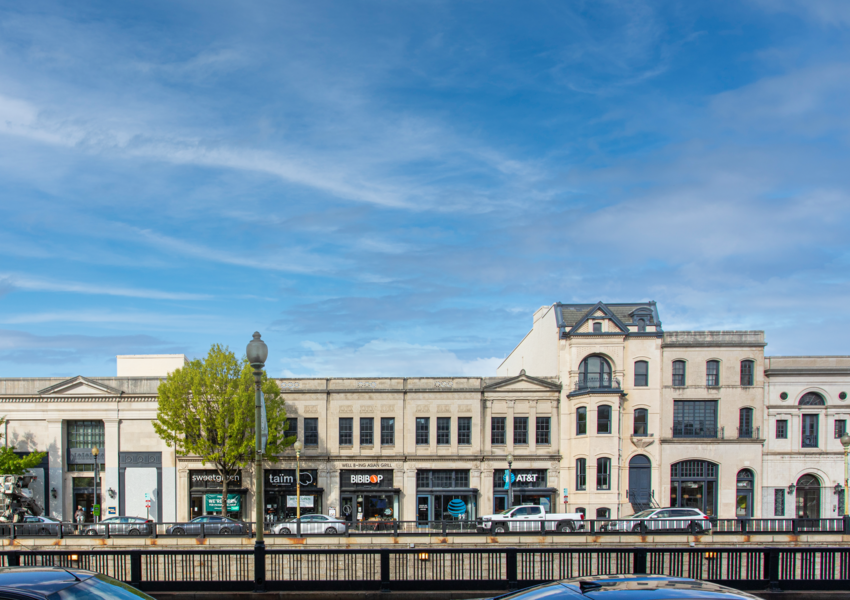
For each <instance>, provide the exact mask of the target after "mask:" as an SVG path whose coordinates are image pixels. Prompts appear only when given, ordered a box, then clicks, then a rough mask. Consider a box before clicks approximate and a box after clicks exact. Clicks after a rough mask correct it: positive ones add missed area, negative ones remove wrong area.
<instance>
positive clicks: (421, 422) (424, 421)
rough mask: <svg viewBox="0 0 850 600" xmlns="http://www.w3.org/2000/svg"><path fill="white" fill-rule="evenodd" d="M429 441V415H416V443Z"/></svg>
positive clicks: (425, 443)
mask: <svg viewBox="0 0 850 600" xmlns="http://www.w3.org/2000/svg"><path fill="white" fill-rule="evenodd" d="M430 443H431V417H416V445H417V446H427V445H428V444H430Z"/></svg>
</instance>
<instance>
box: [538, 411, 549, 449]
mask: <svg viewBox="0 0 850 600" xmlns="http://www.w3.org/2000/svg"><path fill="white" fill-rule="evenodd" d="M544 424H545V427H541V426H542V425H544ZM544 434H545V435H544ZM534 443H535V444H537V445H538V446H549V445H551V444H552V417H536V420H535V422H534Z"/></svg>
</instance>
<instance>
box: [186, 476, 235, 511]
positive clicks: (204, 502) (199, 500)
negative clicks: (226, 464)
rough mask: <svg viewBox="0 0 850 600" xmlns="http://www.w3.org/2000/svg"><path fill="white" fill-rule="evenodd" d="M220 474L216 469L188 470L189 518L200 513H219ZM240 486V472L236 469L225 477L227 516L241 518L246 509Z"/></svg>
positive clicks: (220, 500)
mask: <svg viewBox="0 0 850 600" xmlns="http://www.w3.org/2000/svg"><path fill="white" fill-rule="evenodd" d="M221 481H222V480H221V475H219V474H218V471H212V470H205V471H189V511H190V512H189V518H190V519H194V518H195V517H200V516H201V515H220V514H221V502H222V498H221V496H222V491H223V490H222V488H221ZM247 493H248V490H246V489H245V488H243V487H242V472H241V471H237V472H236V473H234V474H232V475H230V476H229V477H228V479H227V516H228V517H230V518H231V519H238V520H242V519H243V518H244V517H243V515H244V514H245V511H246V506H245V504H246V502H245V495H246V494H247Z"/></svg>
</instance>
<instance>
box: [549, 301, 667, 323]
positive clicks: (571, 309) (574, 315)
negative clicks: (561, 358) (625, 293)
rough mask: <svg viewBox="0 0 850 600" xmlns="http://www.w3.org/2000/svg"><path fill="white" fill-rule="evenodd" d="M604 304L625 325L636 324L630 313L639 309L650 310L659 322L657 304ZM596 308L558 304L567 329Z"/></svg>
mask: <svg viewBox="0 0 850 600" xmlns="http://www.w3.org/2000/svg"><path fill="white" fill-rule="evenodd" d="M604 304H605V306H606V307H608V309H609V310H610V311H611V312H612V313H614V316H616V317H617V318H618V319H620V320H621V321H622V322H623V323H632V322H634V318H633V317H632V316H631V315H630V314H629V313H631V312H633V311H634V310H635V309H638V308H648V309H650V310H652V315H653V317H654V319H655V320H656V321H658V312H657V310H656V307H655V302H633V303H631V302H630V303H627V304H608V303H604ZM594 307H596V304H558V308H559V309H560V311H561V319H562V322H563V324H564V325H565V326H566V327H572V326H573V325H575V324H576V323H578V322H579V321H580V320H581V319H582V318H583V317H584V316H585V315H586V314H587V313H588V312H589V311H590V310H592V309H593V308H594Z"/></svg>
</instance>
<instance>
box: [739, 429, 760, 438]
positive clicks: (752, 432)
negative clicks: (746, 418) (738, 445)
mask: <svg viewBox="0 0 850 600" xmlns="http://www.w3.org/2000/svg"><path fill="white" fill-rule="evenodd" d="M760 433H761V426H759V427H738V439H760V438H759V435H760Z"/></svg>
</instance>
